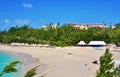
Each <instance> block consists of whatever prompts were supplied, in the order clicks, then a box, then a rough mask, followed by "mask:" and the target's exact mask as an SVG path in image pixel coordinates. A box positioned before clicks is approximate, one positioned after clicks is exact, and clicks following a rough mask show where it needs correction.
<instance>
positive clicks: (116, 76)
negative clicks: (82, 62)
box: [96, 49, 120, 77]
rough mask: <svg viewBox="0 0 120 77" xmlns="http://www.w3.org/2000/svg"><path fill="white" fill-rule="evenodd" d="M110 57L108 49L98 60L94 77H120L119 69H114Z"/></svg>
mask: <svg viewBox="0 0 120 77" xmlns="http://www.w3.org/2000/svg"><path fill="white" fill-rule="evenodd" d="M112 56H113V55H112V53H110V52H109V49H106V51H105V53H104V55H102V56H101V57H100V59H99V61H100V67H99V70H97V72H96V77H120V69H119V68H114V62H113V58H112ZM113 68H114V69H113Z"/></svg>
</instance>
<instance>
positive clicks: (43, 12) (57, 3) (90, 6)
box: [0, 0, 120, 29]
mask: <svg viewBox="0 0 120 77" xmlns="http://www.w3.org/2000/svg"><path fill="white" fill-rule="evenodd" d="M119 4H120V0H0V29H8V28H9V27H11V26H15V25H18V26H22V25H23V24H29V25H30V26H31V27H35V28H40V27H41V26H42V25H46V24H48V23H50V22H52V23H57V22H60V23H61V24H63V23H102V22H105V23H106V24H107V25H110V24H116V23H119V22H120V6H119Z"/></svg>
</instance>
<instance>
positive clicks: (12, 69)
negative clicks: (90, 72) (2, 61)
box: [0, 61, 20, 77]
mask: <svg viewBox="0 0 120 77" xmlns="http://www.w3.org/2000/svg"><path fill="white" fill-rule="evenodd" d="M19 63H20V61H14V62H11V63H9V64H8V65H6V66H5V67H4V69H3V70H2V72H1V73H0V77H2V76H3V75H4V74H6V73H11V72H17V69H16V68H15V66H16V65H17V64H19Z"/></svg>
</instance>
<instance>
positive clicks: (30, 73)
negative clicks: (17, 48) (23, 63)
mask: <svg viewBox="0 0 120 77" xmlns="http://www.w3.org/2000/svg"><path fill="white" fill-rule="evenodd" d="M36 68H37V67H35V68H33V69H31V70H29V71H28V72H27V73H26V74H25V76H24V77H32V76H34V75H35V74H36V73H35V72H36Z"/></svg>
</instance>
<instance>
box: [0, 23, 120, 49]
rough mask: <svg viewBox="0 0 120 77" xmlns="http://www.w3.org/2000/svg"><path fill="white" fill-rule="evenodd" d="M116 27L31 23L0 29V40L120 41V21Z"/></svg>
mask: <svg viewBox="0 0 120 77" xmlns="http://www.w3.org/2000/svg"><path fill="white" fill-rule="evenodd" d="M115 26H116V28H114V29H112V28H111V27H106V28H89V29H87V30H83V29H79V28H75V27H72V26H70V24H64V25H62V26H60V25H59V23H58V24H57V25H56V28H53V26H52V24H51V23H50V24H48V25H47V26H46V27H45V28H40V29H35V28H31V27H29V25H23V26H22V27H18V26H15V27H11V28H9V30H2V31H0V42H1V43H4V44H10V43H12V42H17V43H28V44H49V45H55V46H62V47H64V46H75V45H77V43H78V42H79V41H85V42H86V43H89V42H90V41H101V40H102V41H105V42H106V43H107V44H109V43H116V42H120V23H118V24H116V25H115Z"/></svg>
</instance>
